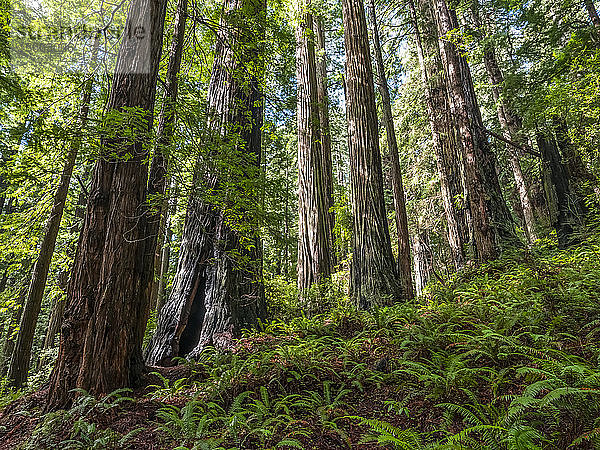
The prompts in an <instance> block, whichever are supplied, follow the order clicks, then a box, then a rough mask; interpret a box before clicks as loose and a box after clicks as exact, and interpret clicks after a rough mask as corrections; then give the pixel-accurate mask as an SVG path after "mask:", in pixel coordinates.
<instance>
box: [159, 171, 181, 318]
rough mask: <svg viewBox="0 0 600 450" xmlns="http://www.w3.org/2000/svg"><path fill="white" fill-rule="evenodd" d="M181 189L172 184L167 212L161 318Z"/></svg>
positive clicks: (160, 299) (161, 276) (161, 279)
mask: <svg viewBox="0 0 600 450" xmlns="http://www.w3.org/2000/svg"><path fill="white" fill-rule="evenodd" d="M178 196H179V189H178V188H177V185H176V183H175V182H172V183H171V204H170V205H169V209H168V210H167V214H166V216H167V222H166V224H165V236H164V239H163V247H162V255H161V258H160V274H159V278H158V289H157V293H156V315H157V317H159V315H160V310H161V309H162V307H163V305H164V304H165V301H166V291H167V275H168V273H169V263H170V261H171V241H172V240H173V224H172V221H173V216H174V215H175V213H176V212H177V200H178Z"/></svg>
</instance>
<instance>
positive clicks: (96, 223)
mask: <svg viewBox="0 0 600 450" xmlns="http://www.w3.org/2000/svg"><path fill="white" fill-rule="evenodd" d="M165 13H166V1H165V0H158V1H157V0H133V1H132V3H131V5H130V7H129V12H128V15H127V21H126V24H125V30H126V32H125V33H124V35H123V40H122V42H121V45H120V48H119V54H118V57H117V64H116V69H115V76H114V79H113V84H112V87H111V92H110V96H109V99H108V104H107V108H106V109H107V111H108V115H107V119H108V121H109V123H113V122H116V123H117V124H118V125H121V124H122V119H125V120H126V121H127V122H129V121H130V120H129V119H128V116H129V115H130V113H131V110H132V109H136V110H137V112H136V117H135V120H133V121H132V123H133V124H132V129H131V130H128V131H129V132H128V133H127V134H128V136H132V135H133V138H131V137H126V136H120V135H119V134H118V133H115V135H110V136H109V135H105V136H103V137H102V139H101V145H102V149H103V155H104V156H103V157H102V158H101V159H100V160H98V161H97V163H96V166H95V168H94V174H93V178H92V184H91V187H90V195H89V199H88V206H87V212H86V217H85V221H84V224H83V229H82V232H81V236H80V238H79V244H78V248H77V254H76V257H75V264H74V267H73V272H72V276H71V280H70V283H69V288H68V293H67V300H66V301H67V303H66V305H65V317H64V321H63V327H62V333H61V339H60V349H59V355H58V359H57V361H56V365H55V367H54V370H53V372H52V375H51V379H50V392H49V398H48V409H56V408H62V407H65V406H69V405H70V404H71V403H72V401H73V399H74V397H75V396H76V393H75V392H74V391H73V389H75V388H81V389H84V390H86V391H88V392H89V393H91V394H92V395H98V394H102V393H108V392H111V391H113V390H115V389H118V388H121V387H125V386H132V385H134V384H136V383H137V382H138V380H139V377H140V376H141V372H142V369H143V361H142V358H141V344H142V341H143V336H144V330H145V327H146V320H147V317H148V313H149V301H148V300H149V299H148V297H147V292H146V280H147V278H148V275H147V274H145V273H143V272H142V270H146V269H147V268H148V263H147V261H146V258H147V257H148V255H147V251H148V248H147V244H146V239H145V238H146V237H147V236H146V232H147V230H146V222H147V216H146V212H147V211H146V210H147V207H146V202H147V199H146V193H147V179H148V167H147V163H146V161H147V158H148V152H147V150H146V149H147V137H146V136H147V135H148V134H149V132H150V130H151V127H152V116H153V108H154V98H155V93H156V79H157V74H158V64H159V61H160V53H161V49H162V37H163V28H164V18H165ZM140 29H143V30H145V32H144V36H143V37H142V38H140V36H139V33H136V34H134V33H133V30H140ZM127 30H132V31H131V33H129V32H128V31H127ZM117 129H118V128H117ZM151 256H152V255H150V257H151Z"/></svg>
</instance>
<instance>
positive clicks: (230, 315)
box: [146, 0, 266, 365]
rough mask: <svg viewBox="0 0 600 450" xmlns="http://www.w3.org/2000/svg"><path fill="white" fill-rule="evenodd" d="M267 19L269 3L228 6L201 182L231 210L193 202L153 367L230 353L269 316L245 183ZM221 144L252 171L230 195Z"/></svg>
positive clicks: (252, 161)
mask: <svg viewBox="0 0 600 450" xmlns="http://www.w3.org/2000/svg"><path fill="white" fill-rule="evenodd" d="M264 14H265V4H264V3H263V1H262V0H225V3H224V8H223V16H222V19H221V22H222V23H221V25H222V26H221V27H219V35H218V39H217V46H216V49H215V61H214V64H213V72H212V75H211V82H210V86H209V89H208V94H207V99H208V110H209V123H208V128H209V129H210V130H211V131H212V132H213V133H214V139H213V142H212V143H211V145H210V149H211V151H210V154H209V155H208V158H207V159H209V161H208V162H207V164H206V165H205V173H204V174H203V176H202V177H200V176H197V177H196V178H195V183H196V184H198V183H199V182H200V181H202V188H203V191H204V193H205V195H206V196H207V197H219V198H224V205H223V206H221V205H219V204H215V203H214V201H213V202H211V201H210V200H208V201H204V199H203V198H202V197H200V196H199V195H198V194H193V195H192V196H191V197H190V200H189V204H188V211H187V215H186V220H185V225H184V232H183V237H182V243H181V249H180V258H179V262H178V266H177V271H176V274H175V279H174V281H173V289H172V291H171V293H170V295H169V299H168V301H167V302H166V303H165V305H164V307H163V308H162V310H161V314H160V317H159V320H158V326H157V331H156V333H155V335H154V337H153V339H152V342H151V344H150V346H149V349H148V353H147V355H146V359H147V361H148V363H149V364H159V365H165V364H170V363H171V359H172V358H173V357H175V356H186V355H188V356H191V357H195V356H197V355H198V354H199V352H200V351H201V350H202V349H203V348H204V347H205V346H206V345H211V344H213V345H215V346H217V347H227V346H229V345H231V338H232V337H233V336H235V335H238V334H239V333H240V331H241V329H243V328H248V327H250V326H253V325H255V324H256V321H257V320H258V318H262V317H264V315H265V314H266V306H265V302H264V292H263V287H262V270H261V267H262V265H261V254H260V242H259V238H258V234H257V229H258V224H257V223H256V220H255V218H254V215H253V212H252V210H248V209H247V208H245V207H244V206H242V207H241V208H240V207H239V206H238V204H239V202H240V201H245V202H246V203H250V204H251V206H252V207H255V206H256V205H258V202H259V201H260V199H259V198H258V197H259V196H258V195H257V194H256V192H254V190H253V188H252V187H250V190H244V188H243V187H242V185H244V184H245V185H247V184H252V182H253V181H255V180H257V179H258V174H259V171H260V160H261V158H260V154H261V142H260V141H261V139H260V138H261V134H260V128H261V126H262V104H263V98H262V94H261V92H260V90H259V79H258V78H257V77H258V76H259V75H257V73H262V65H261V63H260V54H259V53H260V48H261V47H260V44H261V42H262V41H261V40H262V39H263V33H262V32H261V31H260V30H262V29H263V27H264V19H265V18H264ZM257 30H259V31H257ZM248 67H253V68H254V69H255V70H254V71H248V70H247V68H248ZM242 69H243V70H242ZM219 144H224V145H223V147H224V148H227V147H234V148H235V152H234V153H235V155H237V157H238V158H239V159H240V160H239V161H238V162H237V163H236V164H238V165H239V167H245V168H246V170H244V171H242V173H241V174H235V175H233V174H226V175H228V178H229V179H228V185H234V188H233V189H230V190H229V191H224V190H223V187H222V180H221V174H220V173H219V171H218V170H217V169H216V168H215V167H214V166H213V165H212V163H211V162H210V159H211V158H217V157H226V156H227V155H225V154H221V153H220V150H219V148H220V146H219ZM234 181H235V182H234ZM248 182H250V183H248ZM236 208H237V210H236ZM240 209H241V211H239V210H240ZM230 211H234V213H235V214H237V217H230V216H229V214H230Z"/></svg>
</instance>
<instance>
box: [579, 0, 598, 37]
mask: <svg viewBox="0 0 600 450" xmlns="http://www.w3.org/2000/svg"><path fill="white" fill-rule="evenodd" d="M583 3H585V9H587V12H588V15H589V16H590V20H591V21H592V23H593V24H594V27H595V28H596V35H597V36H598V37H599V38H600V17H598V11H597V10H596V6H595V5H594V0H583Z"/></svg>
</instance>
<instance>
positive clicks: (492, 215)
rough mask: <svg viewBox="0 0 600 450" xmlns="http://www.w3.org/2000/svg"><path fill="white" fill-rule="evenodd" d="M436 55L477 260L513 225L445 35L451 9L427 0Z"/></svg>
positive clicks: (498, 246)
mask: <svg viewBox="0 0 600 450" xmlns="http://www.w3.org/2000/svg"><path fill="white" fill-rule="evenodd" d="M433 1H434V4H435V8H434V10H435V12H436V21H437V26H438V32H439V36H440V42H439V46H440V54H441V56H442V61H443V63H444V66H445V69H446V74H447V76H448V89H449V94H450V96H449V97H450V106H451V111H452V115H453V117H454V120H455V123H456V126H457V129H458V133H459V136H460V139H461V143H462V146H461V147H462V150H463V164H464V174H465V184H466V188H467V192H468V196H469V205H470V215H471V221H472V224H473V227H472V229H473V235H474V242H472V245H473V247H474V250H475V251H474V254H475V255H476V256H477V259H478V260H480V261H488V260H491V259H494V258H497V257H498V256H499V255H500V252H501V250H502V247H503V246H505V245H507V244H508V245H510V244H512V243H514V242H515V234H514V225H513V223H512V218H511V215H510V212H509V210H508V207H507V206H506V202H505V201H504V197H503V195H502V191H501V189H500V183H499V181H498V175H497V172H496V160H495V156H494V154H493V153H492V151H491V149H490V145H489V142H488V140H487V137H486V135H485V134H484V131H483V130H484V128H483V121H482V119H481V113H480V111H479V106H478V104H477V99H476V97H475V89H474V87H473V80H472V78H471V72H470V70H469V66H468V64H467V61H466V59H465V57H464V56H462V55H461V54H460V50H459V49H458V48H457V47H456V45H455V44H453V43H452V42H449V41H448V40H447V38H446V36H447V35H448V33H450V32H452V31H453V30H455V29H458V24H457V20H456V14H455V11H453V10H451V9H449V8H448V5H447V3H446V0H433Z"/></svg>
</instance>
